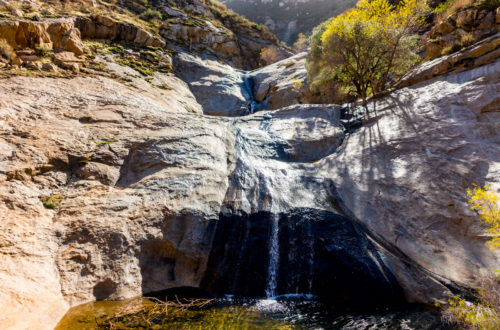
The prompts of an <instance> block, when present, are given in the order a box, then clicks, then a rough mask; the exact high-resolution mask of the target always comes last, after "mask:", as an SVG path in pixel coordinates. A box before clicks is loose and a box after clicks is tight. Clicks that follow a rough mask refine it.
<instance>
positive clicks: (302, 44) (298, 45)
mask: <svg viewBox="0 0 500 330" xmlns="http://www.w3.org/2000/svg"><path fill="white" fill-rule="evenodd" d="M293 48H295V50H297V51H299V52H305V51H306V50H307V48H309V38H308V37H307V36H306V35H305V34H304V33H299V36H298V38H297V41H295V43H294V44H293Z"/></svg>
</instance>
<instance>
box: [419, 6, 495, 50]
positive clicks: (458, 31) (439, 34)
mask: <svg viewBox="0 0 500 330" xmlns="http://www.w3.org/2000/svg"><path fill="white" fill-rule="evenodd" d="M498 31H500V8H497V9H496V10H486V9H479V8H468V9H465V10H462V11H459V12H457V13H455V14H453V15H451V16H450V17H448V18H447V19H446V20H445V21H443V22H441V23H439V24H437V25H435V26H434V27H433V28H432V29H431V30H430V31H429V32H428V33H427V34H426V35H425V36H424V40H423V41H424V45H425V46H426V56H427V59H434V58H436V57H439V56H441V55H447V54H450V53H453V52H456V51H457V50H460V49H461V48H463V47H467V46H469V45H472V44H473V43H474V42H476V41H479V40H481V39H482V38H484V37H487V36H489V35H491V34H494V33H496V32H498Z"/></svg>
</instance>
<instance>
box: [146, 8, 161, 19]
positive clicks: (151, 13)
mask: <svg viewBox="0 0 500 330" xmlns="http://www.w3.org/2000/svg"><path fill="white" fill-rule="evenodd" d="M142 16H143V17H144V18H145V19H146V20H148V21H151V20H153V19H158V20H161V19H162V18H163V17H162V15H161V13H160V12H159V11H158V10H152V9H151V8H148V9H147V10H146V11H145V12H144V13H143V14H142Z"/></svg>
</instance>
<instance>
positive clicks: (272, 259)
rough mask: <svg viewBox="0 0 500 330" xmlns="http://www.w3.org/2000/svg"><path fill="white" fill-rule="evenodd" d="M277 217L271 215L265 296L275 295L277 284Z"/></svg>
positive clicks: (278, 254)
mask: <svg viewBox="0 0 500 330" xmlns="http://www.w3.org/2000/svg"><path fill="white" fill-rule="evenodd" d="M279 252H280V251H279V217H278V216H276V215H273V216H272V220H271V236H270V239H269V266H268V268H267V269H268V272H267V284H266V297H267V298H271V297H274V296H276V288H277V286H278V266H279V256H280V253H279Z"/></svg>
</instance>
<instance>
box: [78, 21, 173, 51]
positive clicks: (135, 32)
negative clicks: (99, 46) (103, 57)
mask: <svg viewBox="0 0 500 330" xmlns="http://www.w3.org/2000/svg"><path fill="white" fill-rule="evenodd" d="M75 24H76V26H77V27H78V29H79V30H80V31H81V34H82V37H83V38H88V39H105V40H118V41H128V42H133V43H135V44H137V45H139V46H153V47H165V42H164V41H163V40H160V39H158V38H156V37H154V36H153V35H152V34H151V33H149V32H147V31H146V30H144V29H142V28H140V27H138V26H135V25H131V24H124V23H119V22H116V21H115V20H113V19H112V18H110V17H108V16H103V15H94V16H91V17H77V18H76V23H75Z"/></svg>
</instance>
